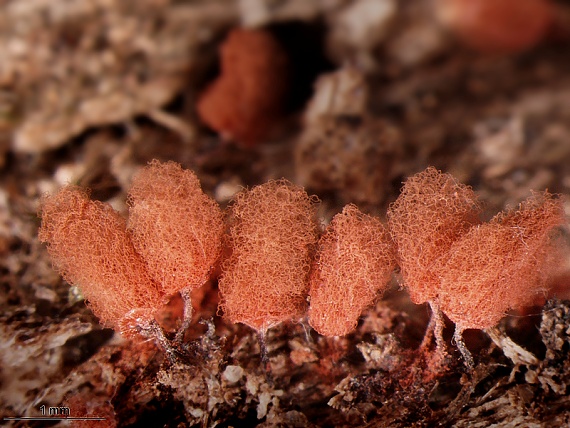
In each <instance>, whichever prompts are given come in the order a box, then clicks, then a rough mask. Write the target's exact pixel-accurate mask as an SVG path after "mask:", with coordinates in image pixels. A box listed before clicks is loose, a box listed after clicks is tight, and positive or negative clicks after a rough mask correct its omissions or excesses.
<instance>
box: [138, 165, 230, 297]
mask: <svg viewBox="0 0 570 428" xmlns="http://www.w3.org/2000/svg"><path fill="white" fill-rule="evenodd" d="M128 202H129V220H128V230H129V232H130V233H131V235H132V240H133V243H134V245H135V248H136V250H137V252H138V253H139V254H140V255H141V256H142V257H143V259H144V261H145V262H146V264H147V267H148V271H149V272H150V274H151V275H152V277H153V279H154V280H155V281H156V282H157V283H158V284H160V286H161V287H162V289H163V291H164V293H165V294H167V295H169V294H173V293H175V292H177V291H180V290H182V289H183V288H186V287H189V288H196V287H200V286H201V285H203V284H204V282H205V281H206V280H207V279H208V277H209V275H210V271H211V270H212V269H213V268H214V266H215V264H216V262H217V261H218V258H219V256H220V252H221V241H222V233H223V231H224V223H223V219H222V211H221V210H220V207H219V206H218V204H217V203H216V202H215V201H214V200H213V199H211V198H210V197H208V196H207V195H206V194H205V193H204V192H203V191H202V188H201V187H200V182H199V181H198V178H197V177H196V175H195V174H194V173H193V172H192V171H190V170H184V169H182V167H181V166H180V165H179V164H177V163H174V162H166V163H160V162H158V161H153V162H151V163H150V164H149V165H148V166H147V167H145V168H143V169H142V170H141V171H140V172H139V173H138V174H137V175H136V176H135V178H134V179H133V185H132V187H131V189H130V191H129V200H128Z"/></svg>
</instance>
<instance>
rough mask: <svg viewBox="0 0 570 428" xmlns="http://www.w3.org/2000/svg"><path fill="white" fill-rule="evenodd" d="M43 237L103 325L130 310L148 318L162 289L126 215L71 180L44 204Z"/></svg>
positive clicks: (115, 323) (158, 302) (111, 324)
mask: <svg viewBox="0 0 570 428" xmlns="http://www.w3.org/2000/svg"><path fill="white" fill-rule="evenodd" d="M41 217H42V225H41V228H40V230H39V238H40V240H41V241H42V242H46V243H47V249H48V252H49V254H50V256H51V259H52V261H53V264H54V266H55V268H56V269H58V271H59V272H60V273H61V275H62V276H63V277H64V278H65V280H66V281H68V282H69V283H70V284H73V285H76V286H78V287H80V288H81V290H82V292H83V294H84V295H85V297H86V298H87V300H88V305H89V306H90V308H91V309H92V310H93V313H94V314H95V315H97V317H99V318H100V320H101V323H102V324H103V325H106V326H109V327H113V328H117V326H118V323H119V321H120V320H121V319H122V317H123V316H125V315H126V314H127V313H128V312H129V311H131V310H133V309H138V310H139V315H140V317H141V318H145V317H146V318H150V317H151V316H152V314H153V312H154V311H155V309H157V308H158V307H159V306H160V305H161V303H162V299H163V296H162V293H161V292H160V291H159V290H158V287H157V285H156V283H155V282H154V281H153V280H152V279H151V277H150V275H149V274H148V271H147V269H146V266H145V264H144V261H143V260H142V259H141V257H140V256H139V255H138V254H137V253H136V251H135V249H134V246H133V244H132V242H131V240H130V237H129V235H128V234H127V232H126V229H125V227H126V225H125V220H124V219H123V218H122V217H121V215H120V214H119V213H118V212H116V211H115V210H113V209H112V208H111V206H110V205H108V204H104V203H101V202H97V201H91V200H90V199H89V195H88V193H87V192H86V191H85V190H83V189H80V188H78V187H74V186H67V187H64V188H63V189H61V190H60V191H59V192H58V193H57V194H55V195H53V196H48V197H45V198H44V199H43V200H42V204H41Z"/></svg>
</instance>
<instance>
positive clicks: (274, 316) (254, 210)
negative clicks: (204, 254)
mask: <svg viewBox="0 0 570 428" xmlns="http://www.w3.org/2000/svg"><path fill="white" fill-rule="evenodd" d="M317 236H318V223H317V221H316V201H315V200H314V199H313V198H310V197H309V196H308V195H307V193H306V192H305V191H304V190H303V189H302V188H299V187H296V186H294V185H292V184H291V183H289V182H287V181H285V180H280V181H270V182H268V183H265V184H262V185H260V186H257V187H254V188H253V189H251V190H245V191H242V192H240V193H238V195H237V196H236V198H235V200H234V202H233V205H232V206H231V210H230V236H229V244H230V247H231V255H230V256H229V257H228V258H227V260H226V261H225V262H224V263H223V265H222V269H223V271H222V275H221V278H220V280H219V289H220V295H221V302H220V308H221V309H222V311H223V313H224V315H225V316H226V317H227V318H228V319H229V320H230V321H232V322H241V323H244V324H247V325H249V326H250V327H252V328H254V329H256V330H258V331H261V332H263V331H265V330H267V329H268V328H269V327H271V326H272V325H274V324H277V323H279V322H282V321H286V320H289V319H291V318H293V317H295V316H299V315H300V314H301V313H303V312H304V310H305V309H306V296H307V293H308V283H307V279H308V274H309V269H310V264H311V257H312V255H313V252H314V246H315V244H316V241H317Z"/></svg>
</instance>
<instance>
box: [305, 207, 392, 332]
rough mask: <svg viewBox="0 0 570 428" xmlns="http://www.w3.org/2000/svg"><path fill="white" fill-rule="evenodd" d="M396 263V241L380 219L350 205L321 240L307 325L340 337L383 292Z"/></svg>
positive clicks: (349, 330) (334, 219)
mask: <svg viewBox="0 0 570 428" xmlns="http://www.w3.org/2000/svg"><path fill="white" fill-rule="evenodd" d="M395 265H396V258H395V249H394V244H393V242H392V240H391V238H390V236H389V234H388V231H387V230H386V228H385V227H384V226H383V225H382V223H381V222H380V220H379V219H377V218H374V217H371V216H369V215H366V214H363V213H362V212H360V211H359V210H358V208H357V207H356V206H354V205H347V206H346V207H344V209H343V210H342V213H340V214H337V215H335V216H334V218H333V219H332V221H331V223H330V224H329V226H328V227H327V230H326V231H325V233H324V234H323V236H322V237H321V239H320V240H319V244H318V252H317V256H316V259H315V263H314V264H313V269H312V271H311V275H310V280H309V284H310V291H309V295H310V308H309V324H310V325H311V326H312V327H313V328H314V329H315V330H316V331H317V332H318V333H320V334H323V335H326V336H342V335H345V334H348V333H350V332H351V331H353V330H354V329H355V328H356V325H357V323H358V318H359V317H360V315H361V313H362V311H363V310H364V309H365V308H366V307H368V306H370V305H371V304H372V303H373V302H374V300H375V298H376V296H377V295H378V293H379V292H381V291H384V289H385V288H386V286H387V284H388V281H389V279H390V276H391V273H392V271H393V270H394V268H395Z"/></svg>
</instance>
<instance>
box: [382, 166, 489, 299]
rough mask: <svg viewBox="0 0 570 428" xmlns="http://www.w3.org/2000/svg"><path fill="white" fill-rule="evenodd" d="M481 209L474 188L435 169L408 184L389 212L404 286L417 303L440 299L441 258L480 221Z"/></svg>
mask: <svg viewBox="0 0 570 428" xmlns="http://www.w3.org/2000/svg"><path fill="white" fill-rule="evenodd" d="M480 211H481V208H480V206H479V203H478V202H477V198H476V196H475V193H474V192H473V190H472V189H471V188H470V187H468V186H465V185H463V184H460V183H458V182H457V181H456V180H455V179H454V178H453V177H452V176H451V175H450V174H443V173H442V172H440V171H438V170H436V169H435V168H433V167H429V168H427V169H426V170H425V171H423V172H420V173H418V174H416V175H414V176H412V177H410V178H409V179H408V180H407V181H406V182H405V184H404V186H403V187H402V191H401V193H400V196H399V197H398V199H396V201H395V202H394V203H393V204H392V205H391V206H390V208H389V209H388V213H387V215H388V226H389V229H390V234H391V235H392V238H393V240H394V242H395V243H396V247H397V254H398V262H399V265H400V268H401V272H402V276H403V279H404V285H405V287H406V288H407V290H408V292H409V294H410V297H411V299H412V301H413V302H414V303H417V304H420V303H424V302H427V301H432V300H434V299H435V298H436V296H437V293H438V288H439V272H438V271H437V266H438V264H439V259H440V258H441V257H445V256H446V254H447V252H448V251H449V248H450V247H451V245H452V244H453V242H455V241H456V240H457V239H458V238H460V237H461V236H462V235H464V234H465V233H467V231H468V230H469V228H470V227H471V226H473V225H475V224H477V223H479V219H478V218H479V214H480Z"/></svg>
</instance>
